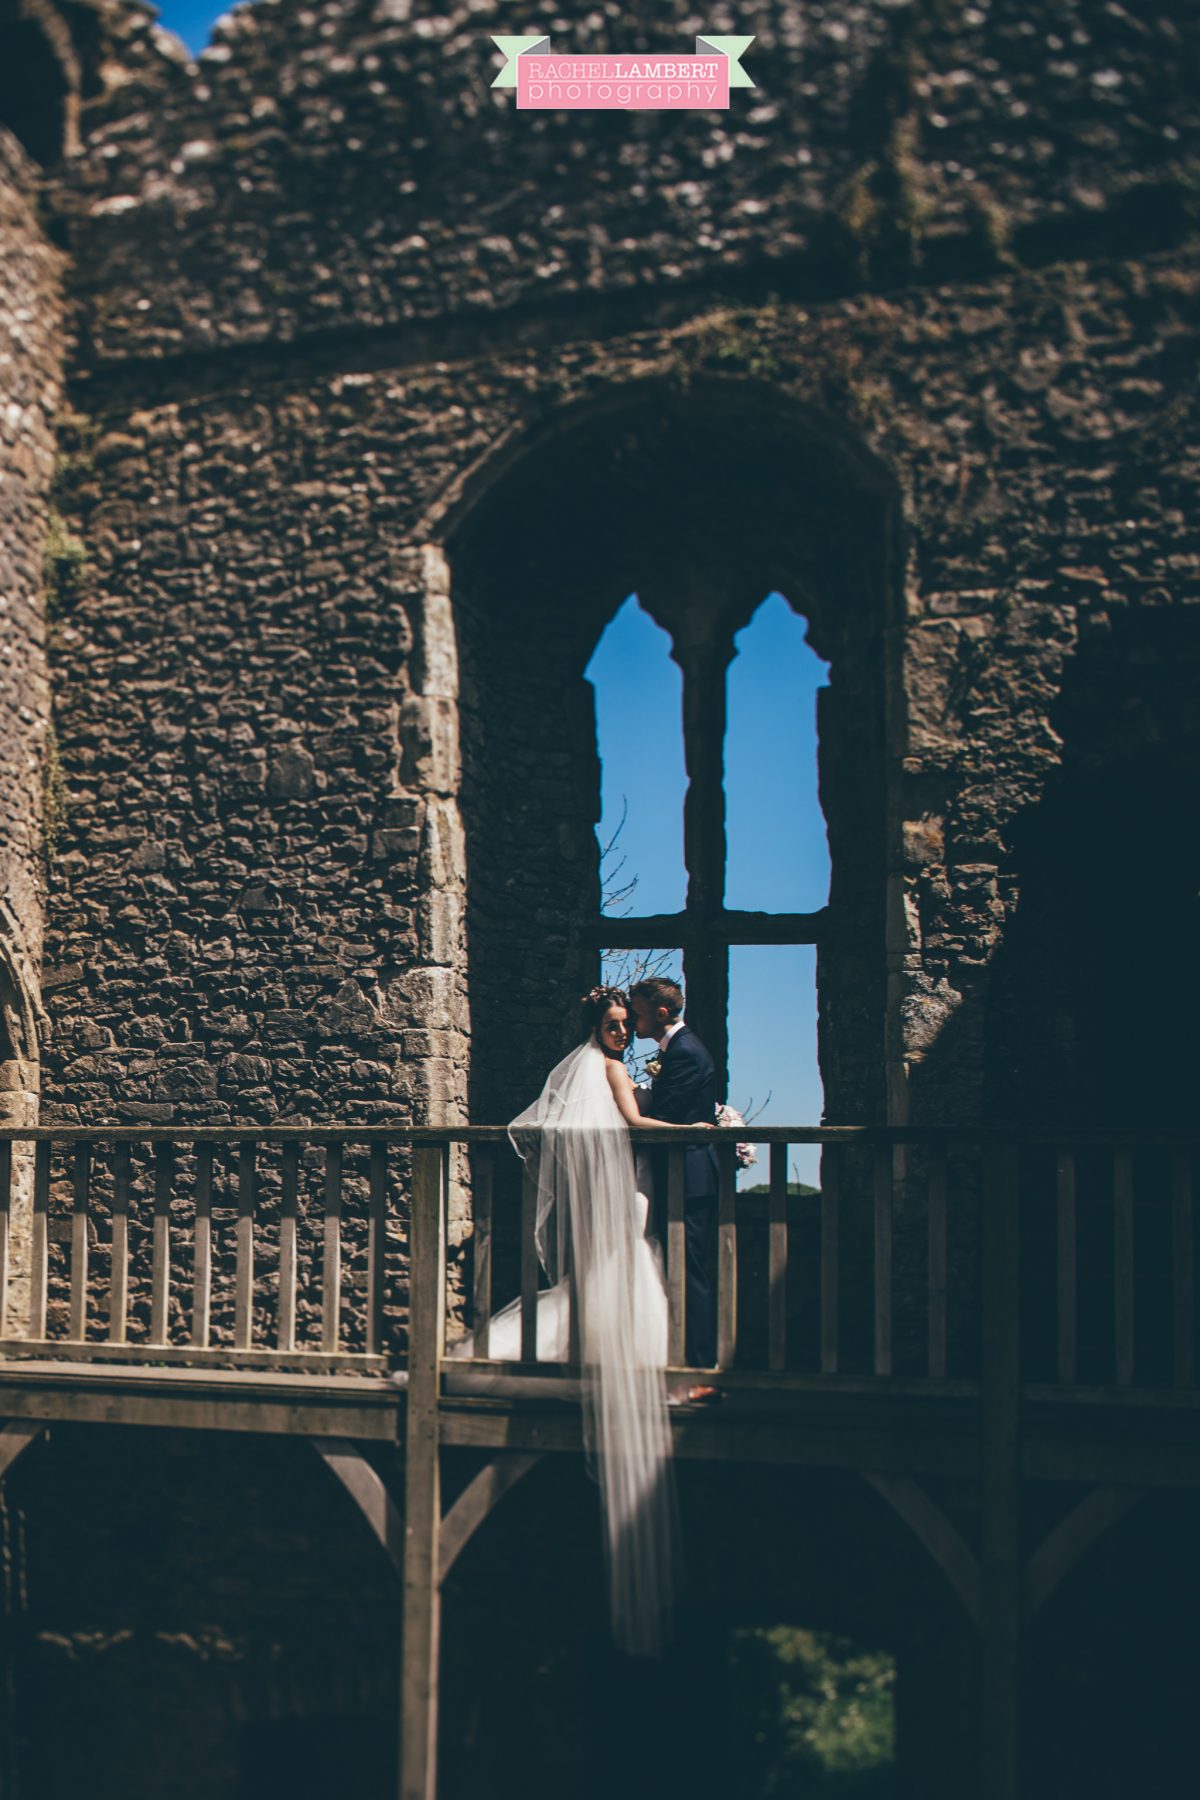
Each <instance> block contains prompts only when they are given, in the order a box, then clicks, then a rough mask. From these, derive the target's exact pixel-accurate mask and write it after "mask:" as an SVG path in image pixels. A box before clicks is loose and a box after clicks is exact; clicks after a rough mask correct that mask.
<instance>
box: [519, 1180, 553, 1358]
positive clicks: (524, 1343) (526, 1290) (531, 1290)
mask: <svg viewBox="0 0 1200 1800" xmlns="http://www.w3.org/2000/svg"><path fill="white" fill-rule="evenodd" d="M554 1225H555V1228H556V1229H557V1227H558V1225H559V1221H558V1220H557V1219H556V1220H555V1221H554ZM536 1228H537V1187H536V1186H535V1184H534V1181H533V1178H532V1176H531V1175H530V1173H529V1170H528V1169H526V1170H525V1172H524V1174H523V1175H522V1177H521V1361H522V1362H536V1361H537V1360H538V1342H537V1311H538V1304H537V1302H538V1254H537V1239H536V1237H535V1235H534V1234H535V1231H536Z"/></svg>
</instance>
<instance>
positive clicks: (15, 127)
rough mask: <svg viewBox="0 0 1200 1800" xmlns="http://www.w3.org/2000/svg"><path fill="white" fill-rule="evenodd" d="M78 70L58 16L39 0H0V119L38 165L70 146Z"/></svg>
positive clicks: (75, 129) (74, 129)
mask: <svg viewBox="0 0 1200 1800" xmlns="http://www.w3.org/2000/svg"><path fill="white" fill-rule="evenodd" d="M79 90H80V70H79V62H78V58H77V56H76V54H75V50H74V47H73V45H72V42H71V35H70V32H69V30H68V29H67V26H66V24H65V22H64V21H63V19H62V17H61V16H60V15H59V14H58V13H57V12H56V11H55V9H54V8H53V7H51V6H49V5H47V4H46V3H45V0H0V125H6V126H7V127H8V129H9V130H10V131H11V132H12V134H13V136H14V137H15V138H17V139H18V140H19V142H20V143H21V144H22V146H23V147H24V149H26V150H27V151H28V152H29V155H30V156H31V157H32V158H33V159H34V161H35V162H37V163H40V164H41V165H42V167H43V168H48V167H50V165H51V164H53V163H56V162H57V161H58V160H59V158H60V157H61V156H63V155H64V154H66V153H69V152H70V151H72V150H73V149H74V148H75V145H76V138H77V132H78V105H79Z"/></svg>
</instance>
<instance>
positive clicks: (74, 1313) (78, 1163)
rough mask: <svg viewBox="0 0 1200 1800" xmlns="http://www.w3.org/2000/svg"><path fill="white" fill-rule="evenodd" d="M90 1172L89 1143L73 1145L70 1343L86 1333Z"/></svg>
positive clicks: (90, 1154)
mask: <svg viewBox="0 0 1200 1800" xmlns="http://www.w3.org/2000/svg"><path fill="white" fill-rule="evenodd" d="M91 1172H92V1146H91V1145H90V1144H89V1143H86V1142H81V1143H77V1144H76V1146H75V1172H74V1179H73V1181H72V1187H71V1322H70V1328H69V1336H70V1338H71V1341H72V1343H75V1344H82V1343H83V1342H84V1340H85V1339H86V1337H87V1302H88V1187H89V1184H90V1181H91Z"/></svg>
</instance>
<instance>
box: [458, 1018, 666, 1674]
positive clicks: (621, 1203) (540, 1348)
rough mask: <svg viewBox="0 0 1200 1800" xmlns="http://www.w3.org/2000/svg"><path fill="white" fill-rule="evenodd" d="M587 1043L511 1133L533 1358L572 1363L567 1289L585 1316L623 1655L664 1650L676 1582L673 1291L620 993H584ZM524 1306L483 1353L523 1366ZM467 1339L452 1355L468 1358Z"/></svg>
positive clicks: (587, 1429)
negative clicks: (532, 1246)
mask: <svg viewBox="0 0 1200 1800" xmlns="http://www.w3.org/2000/svg"><path fill="white" fill-rule="evenodd" d="M582 1005H583V1028H584V1032H585V1034H586V1035H585V1037H584V1040H583V1042H582V1043H581V1044H580V1045H579V1046H578V1047H577V1048H576V1049H575V1050H573V1051H572V1052H571V1054H570V1055H569V1056H567V1057H565V1058H564V1059H563V1061H562V1062H560V1063H558V1064H557V1065H556V1067H555V1068H553V1069H552V1070H551V1071H550V1075H549V1077H548V1078H547V1081H546V1085H545V1087H544V1088H543V1089H542V1092H541V1094H540V1095H539V1096H538V1098H537V1099H536V1100H535V1101H534V1103H533V1105H532V1106H530V1107H528V1108H527V1109H526V1111H525V1112H523V1113H520V1114H519V1115H518V1117H517V1118H515V1119H514V1120H513V1121H512V1124H511V1125H510V1126H509V1128H508V1129H509V1136H510V1137H511V1139H512V1142H513V1145H514V1147H515V1149H516V1151H517V1154H518V1155H519V1156H520V1157H521V1159H522V1161H523V1162H524V1163H525V1165H526V1168H527V1171H528V1174H529V1177H530V1179H531V1180H532V1182H533V1184H534V1187H535V1190H536V1195H537V1202H536V1225H535V1241H536V1244H537V1251H538V1257H539V1259H540V1261H541V1264H542V1267H543V1269H544V1270H545V1272H546V1275H547V1277H548V1278H549V1280H550V1283H551V1286H550V1288H549V1289H548V1290H545V1291H543V1292H542V1293H540V1294H539V1295H538V1302H537V1352H538V1359H539V1361H545V1362H565V1361H566V1360H567V1358H568V1353H569V1336H570V1306H571V1291H572V1286H573V1288H574V1294H575V1300H576V1305H577V1307H578V1339H579V1358H580V1373H581V1377H582V1380H581V1399H582V1406H583V1428H584V1448H585V1450H586V1452H587V1456H588V1461H589V1466H590V1467H591V1469H592V1472H593V1473H594V1474H595V1476H596V1478H597V1480H598V1482H599V1485H600V1493H601V1500H602V1506H603V1512H604V1524H605V1544H606V1550H607V1562H608V1576H609V1597H610V1606H611V1612H612V1621H613V1633H614V1636H615V1639H616V1642H617V1644H618V1646H619V1647H620V1648H621V1649H623V1650H626V1651H628V1652H629V1653H630V1654H633V1655H652V1654H655V1653H656V1652H658V1651H659V1650H661V1648H662V1647H663V1644H664V1642H665V1640H666V1637H667V1636H668V1634H669V1623H670V1612H671V1607H672V1604H673V1600H674V1596H675V1592H676V1588H677V1581H678V1550H677V1524H676V1517H675V1488H674V1479H673V1472H672V1468H671V1442H670V1426H669V1422H668V1414H667V1395H666V1383H665V1378H664V1369H665V1366H666V1360H667V1292H666V1285H665V1282H664V1279H663V1268H662V1256H661V1251H660V1248H659V1246H658V1245H657V1243H656V1242H655V1241H654V1240H653V1239H651V1238H649V1237H647V1235H646V1227H647V1221H648V1218H649V1158H648V1157H643V1156H639V1157H638V1158H637V1161H636V1164H635V1160H634V1153H633V1143H632V1138H631V1132H636V1131H638V1130H640V1129H645V1128H646V1127H652V1128H653V1129H655V1130H657V1131H662V1130H671V1129H678V1130H684V1131H686V1130H694V1129H695V1128H694V1127H689V1126H679V1127H671V1126H664V1125H663V1124H662V1123H661V1122H660V1121H658V1120H650V1119H645V1120H644V1119H643V1118H642V1116H641V1114H640V1112H639V1111H638V1105H637V1097H636V1094H635V1091H634V1086H633V1082H632V1081H631V1079H630V1076H629V1072H628V1070H627V1069H626V1067H625V1060H624V1052H625V1048H626V1046H627V1044H628V1043H629V1039H630V1031H629V1008H628V1003H627V1000H626V996H625V994H624V993H623V992H622V991H621V990H620V989H619V988H611V987H596V988H593V989H592V990H591V992H590V993H589V994H586V995H585V996H584V999H583V1002H582ZM520 1335H521V1332H520V1302H519V1301H514V1302H513V1304H512V1305H511V1306H507V1307H505V1308H504V1309H503V1311H501V1312H499V1313H497V1314H496V1316H495V1318H494V1319H492V1321H491V1323H490V1325H489V1329H488V1344H487V1354H488V1356H489V1357H491V1358H495V1359H497V1360H500V1361H510V1360H516V1359H518V1358H519V1356H520ZM472 1353H473V1343H472V1340H471V1339H470V1338H467V1339H464V1340H463V1341H462V1342H461V1343H459V1344H456V1345H455V1346H454V1348H453V1349H452V1350H451V1351H450V1352H449V1354H450V1355H451V1356H470V1355H472Z"/></svg>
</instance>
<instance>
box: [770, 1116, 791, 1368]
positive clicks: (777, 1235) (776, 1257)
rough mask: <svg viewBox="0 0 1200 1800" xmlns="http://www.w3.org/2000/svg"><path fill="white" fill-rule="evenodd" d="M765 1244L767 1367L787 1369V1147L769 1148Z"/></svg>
mask: <svg viewBox="0 0 1200 1800" xmlns="http://www.w3.org/2000/svg"><path fill="white" fill-rule="evenodd" d="M770 1162H771V1181H770V1199H769V1202H768V1205H769V1220H770V1222H769V1224H768V1227H767V1230H768V1233H769V1238H768V1245H767V1282H768V1293H767V1366H768V1367H769V1368H771V1369H775V1370H781V1369H785V1368H786V1367H787V1271H788V1191H787V1165H788V1146H787V1145H786V1144H772V1145H771V1158H770Z"/></svg>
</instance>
